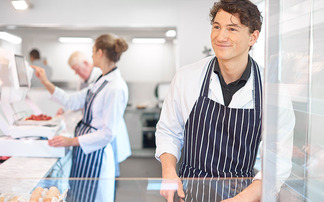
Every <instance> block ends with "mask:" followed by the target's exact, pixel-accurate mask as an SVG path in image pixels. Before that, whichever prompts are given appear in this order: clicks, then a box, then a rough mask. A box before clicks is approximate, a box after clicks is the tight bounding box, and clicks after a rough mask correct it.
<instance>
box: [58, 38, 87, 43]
mask: <svg viewBox="0 0 324 202" xmlns="http://www.w3.org/2000/svg"><path fill="white" fill-rule="evenodd" d="M58 40H59V42H61V43H93V39H92V38H89V37H59V39H58Z"/></svg>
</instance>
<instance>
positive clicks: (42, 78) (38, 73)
mask: <svg viewBox="0 0 324 202" xmlns="http://www.w3.org/2000/svg"><path fill="white" fill-rule="evenodd" d="M31 67H32V68H33V69H34V70H35V75H36V76H37V78H38V79H39V80H40V82H41V83H42V84H43V85H44V86H45V87H46V89H47V90H48V91H49V92H50V93H51V94H53V93H54V90H55V86H54V84H53V83H52V82H50V81H49V80H48V78H47V76H46V73H45V70H44V69H43V68H41V67H37V66H33V65H31Z"/></svg>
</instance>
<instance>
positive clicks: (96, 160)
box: [67, 81, 108, 202]
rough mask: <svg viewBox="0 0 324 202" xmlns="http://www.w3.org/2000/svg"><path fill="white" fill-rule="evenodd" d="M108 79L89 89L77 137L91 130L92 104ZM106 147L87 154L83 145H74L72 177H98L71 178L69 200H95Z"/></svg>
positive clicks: (76, 133) (77, 201)
mask: <svg viewBox="0 0 324 202" xmlns="http://www.w3.org/2000/svg"><path fill="white" fill-rule="evenodd" d="M107 83H108V81H104V82H103V83H102V84H101V86H100V87H99V88H98V89H97V91H96V92H94V93H93V92H91V91H90V90H88V93H87V97H86V102H85V107H84V113H83V118H82V120H81V121H80V122H79V123H78V125H77V127H76V128H75V132H74V135H75V137H78V136H81V135H84V134H87V133H90V132H91V129H94V130H97V129H96V128H94V127H92V126H91V125H90V124H91V121H92V110H91V108H92V104H93V100H94V99H95V97H96V95H97V94H98V93H99V92H100V91H101V90H102V89H103V88H104V87H105V86H106V84H107ZM105 148H106V147H104V148H102V149H99V150H97V151H94V152H92V153H89V154H85V153H84V152H83V151H82V149H81V147H80V146H79V147H73V153H72V167H71V172H70V178H97V179H83V180H70V190H69V191H68V196H67V201H69V202H70V201H71V202H82V201H84V202H90V201H95V198H96V193H97V189H98V178H99V177H100V171H101V165H102V158H103V154H104V150H105Z"/></svg>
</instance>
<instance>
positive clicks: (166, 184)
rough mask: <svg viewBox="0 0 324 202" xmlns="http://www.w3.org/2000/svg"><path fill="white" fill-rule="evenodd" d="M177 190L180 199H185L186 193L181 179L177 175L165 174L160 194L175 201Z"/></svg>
mask: <svg viewBox="0 0 324 202" xmlns="http://www.w3.org/2000/svg"><path fill="white" fill-rule="evenodd" d="M176 191H177V194H178V196H179V198H180V199H179V201H180V202H182V201H184V197H185V194H184V192H183V186H182V182H181V179H180V178H179V177H178V176H177V175H175V176H165V177H163V181H162V184H161V190H160V194H161V195H162V196H163V197H164V198H165V199H166V200H167V201H168V202H173V201H174V200H173V199H174V194H175V192H176Z"/></svg>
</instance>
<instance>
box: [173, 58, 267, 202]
mask: <svg viewBox="0 0 324 202" xmlns="http://www.w3.org/2000/svg"><path fill="white" fill-rule="evenodd" d="M250 59H251V64H252V72H253V73H254V95H253V99H254V106H255V107H254V109H239V108H229V107H226V106H224V105H221V104H219V103H217V102H215V101H213V100H211V99H209V98H208V90H209V83H210V76H211V74H212V72H213V70H214V65H215V62H217V58H216V57H214V58H213V59H212V60H211V61H210V62H209V64H208V69H207V72H206V75H205V78H204V81H203V84H202V87H201V91H200V95H199V98H198V99H197V101H196V103H195V104H194V106H193V108H192V111H191V112H190V115H189V118H188V120H187V122H186V124H185V130H184V152H183V162H182V164H181V166H180V171H179V176H180V177H182V178H200V179H207V178H208V180H202V181H201V180H196V181H194V180H188V181H185V182H184V188H185V192H186V201H220V200H223V199H226V198H230V197H233V196H235V195H236V194H237V193H239V192H240V191H241V190H243V189H244V188H245V187H247V186H248V184H250V183H251V180H250V178H249V180H248V181H246V180H242V181H239V182H238V181H237V180H238V179H237V178H242V177H252V176H253V166H254V163H255V159H256V155H257V150H258V145H259V143H260V140H261V111H262V110H261V107H262V87H261V76H260V72H259V68H258V65H257V64H256V62H255V61H254V60H253V59H252V58H250ZM223 177H225V178H233V180H229V181H227V180H226V181H221V180H220V181H217V180H215V179H219V178H223ZM235 178H236V179H235ZM226 184H227V185H226Z"/></svg>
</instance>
